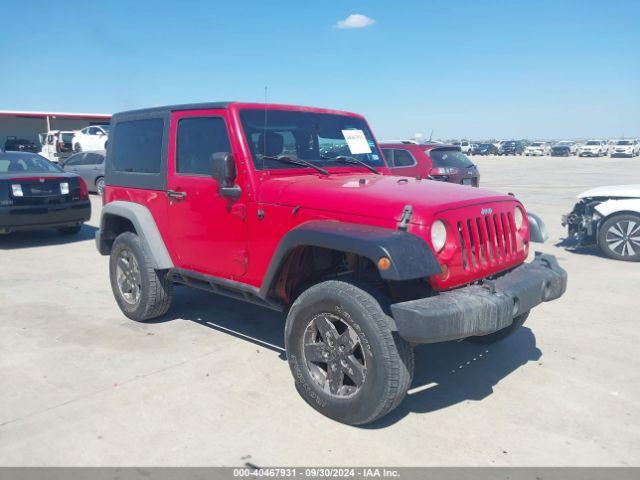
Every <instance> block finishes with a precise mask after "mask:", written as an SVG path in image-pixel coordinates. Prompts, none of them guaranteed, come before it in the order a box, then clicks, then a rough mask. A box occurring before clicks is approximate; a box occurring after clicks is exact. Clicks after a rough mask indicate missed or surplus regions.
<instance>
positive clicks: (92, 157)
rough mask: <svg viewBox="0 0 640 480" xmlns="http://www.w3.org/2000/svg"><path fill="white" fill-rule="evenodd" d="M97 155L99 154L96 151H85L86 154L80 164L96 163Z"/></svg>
mask: <svg viewBox="0 0 640 480" xmlns="http://www.w3.org/2000/svg"><path fill="white" fill-rule="evenodd" d="M99 157H100V155H98V154H96V153H87V154H86V156H85V157H84V161H83V162H82V165H96V164H97V163H98V159H99Z"/></svg>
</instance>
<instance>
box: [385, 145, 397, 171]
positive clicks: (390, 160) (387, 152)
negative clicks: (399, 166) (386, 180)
mask: <svg viewBox="0 0 640 480" xmlns="http://www.w3.org/2000/svg"><path fill="white" fill-rule="evenodd" d="M382 155H384V158H385V160H386V161H387V165H389V167H390V168H393V167H395V164H394V163H393V150H392V149H390V148H383V149H382Z"/></svg>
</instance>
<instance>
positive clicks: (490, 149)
mask: <svg viewBox="0 0 640 480" xmlns="http://www.w3.org/2000/svg"><path fill="white" fill-rule="evenodd" d="M497 153H498V147H496V146H495V145H494V144H493V143H481V144H480V145H476V146H475V147H474V148H473V150H471V154H472V155H496V154H497Z"/></svg>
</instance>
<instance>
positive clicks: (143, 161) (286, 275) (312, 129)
mask: <svg viewBox="0 0 640 480" xmlns="http://www.w3.org/2000/svg"><path fill="white" fill-rule="evenodd" d="M111 123H112V125H111V139H110V142H109V149H108V152H107V159H106V187H105V191H104V207H103V209H102V218H101V225H100V230H99V231H98V233H97V235H96V242H97V246H98V249H99V251H100V253H101V254H103V255H110V256H111V258H110V266H109V272H110V277H111V286H112V289H113V293H114V295H115V298H116V301H117V302H118V305H119V306H120V308H121V309H122V311H123V313H124V314H125V315H126V316H127V317H129V318H131V319H133V320H137V321H145V320H149V319H152V318H155V317H158V316H160V315H163V314H164V313H166V312H167V310H168V309H169V306H170V304H171V298H172V289H173V286H174V285H175V284H181V285H187V286H190V287H197V288H202V289H205V290H209V291H211V292H214V293H219V294H222V295H228V296H231V297H234V298H237V299H240V300H245V301H248V302H252V303H256V304H259V305H263V306H265V307H269V308H272V309H276V310H280V311H282V312H284V313H285V314H286V326H285V346H286V351H287V358H288V361H289V365H290V367H291V371H292V373H293V376H294V379H295V383H296V386H297V388H298V390H299V392H300V394H301V395H302V396H303V397H304V399H305V400H306V401H307V402H308V403H309V404H310V405H311V406H313V407H314V408H315V409H317V410H318V411H320V412H322V413H323V414H325V415H327V416H329V417H331V418H334V419H336V420H338V421H340V422H344V423H348V424H364V423H367V422H371V421H373V420H375V419H377V418H380V417H381V416H383V415H385V414H386V413H388V412H389V411H391V410H392V409H394V408H395V407H396V406H397V405H398V404H399V403H400V402H401V401H402V399H403V397H404V396H405V393H406V391H407V389H408V388H409V386H410V384H411V379H412V374H413V368H414V361H413V350H412V345H414V344H417V343H430V342H443V341H447V340H455V339H464V338H468V339H472V340H475V341H480V342H494V341H497V340H500V339H502V338H504V337H506V336H507V335H509V334H510V333H512V332H513V331H514V330H516V329H517V328H518V327H520V326H521V325H522V324H523V322H524V321H525V319H526V318H527V316H528V314H529V311H530V310H531V309H532V308H533V307H535V306H536V305H538V304H539V303H541V302H545V301H549V300H553V299H556V298H558V297H560V296H561V295H562V294H563V293H564V291H565V289H566V282H567V275H566V273H565V271H564V270H563V269H562V268H560V267H559V266H558V263H557V262H556V260H555V258H554V257H553V256H549V255H542V254H536V257H535V260H533V261H532V262H531V263H528V264H525V263H524V261H525V259H526V258H527V254H528V250H529V242H530V238H531V235H532V234H533V233H537V232H535V230H536V229H537V228H538V224H537V223H533V222H531V223H530V222H529V221H528V220H527V215H526V214H525V210H524V208H523V206H522V205H521V204H520V202H518V201H517V200H516V199H514V198H513V197H511V196H505V195H498V194H495V193H491V192H488V191H485V190H481V189H475V188H474V189H471V188H465V187H462V186H459V185H453V184H448V183H443V182H436V181H430V180H418V179H415V178H406V177H395V176H391V175H389V174H388V173H389V171H388V169H387V166H386V165H385V163H384V159H383V157H382V155H381V153H380V150H379V148H378V145H377V144H376V141H375V139H374V137H373V135H372V133H371V130H370V129H369V126H368V124H367V122H366V121H365V119H364V118H363V117H361V116H359V115H355V114H352V113H346V112H340V111H333V110H325V109H318V108H306V107H293V106H283V105H263V104H250V103H206V104H198V105H178V106H169V107H160V108H151V109H146V110H136V111H131V112H124V113H119V114H116V115H115V116H114V117H113V118H112V120H111Z"/></svg>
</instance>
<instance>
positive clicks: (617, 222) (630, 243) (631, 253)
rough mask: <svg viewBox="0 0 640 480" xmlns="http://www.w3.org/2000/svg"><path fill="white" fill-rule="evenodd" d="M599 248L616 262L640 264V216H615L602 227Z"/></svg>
mask: <svg viewBox="0 0 640 480" xmlns="http://www.w3.org/2000/svg"><path fill="white" fill-rule="evenodd" d="M598 246H599V247H600V250H601V251H602V253H604V254H605V255H606V256H607V257H609V258H613V259H615V260H624V261H627V262H640V215H633V214H621V215H614V216H613V217H611V218H610V219H609V220H607V221H606V222H604V223H603V224H602V225H601V226H600V230H599V231H598Z"/></svg>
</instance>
